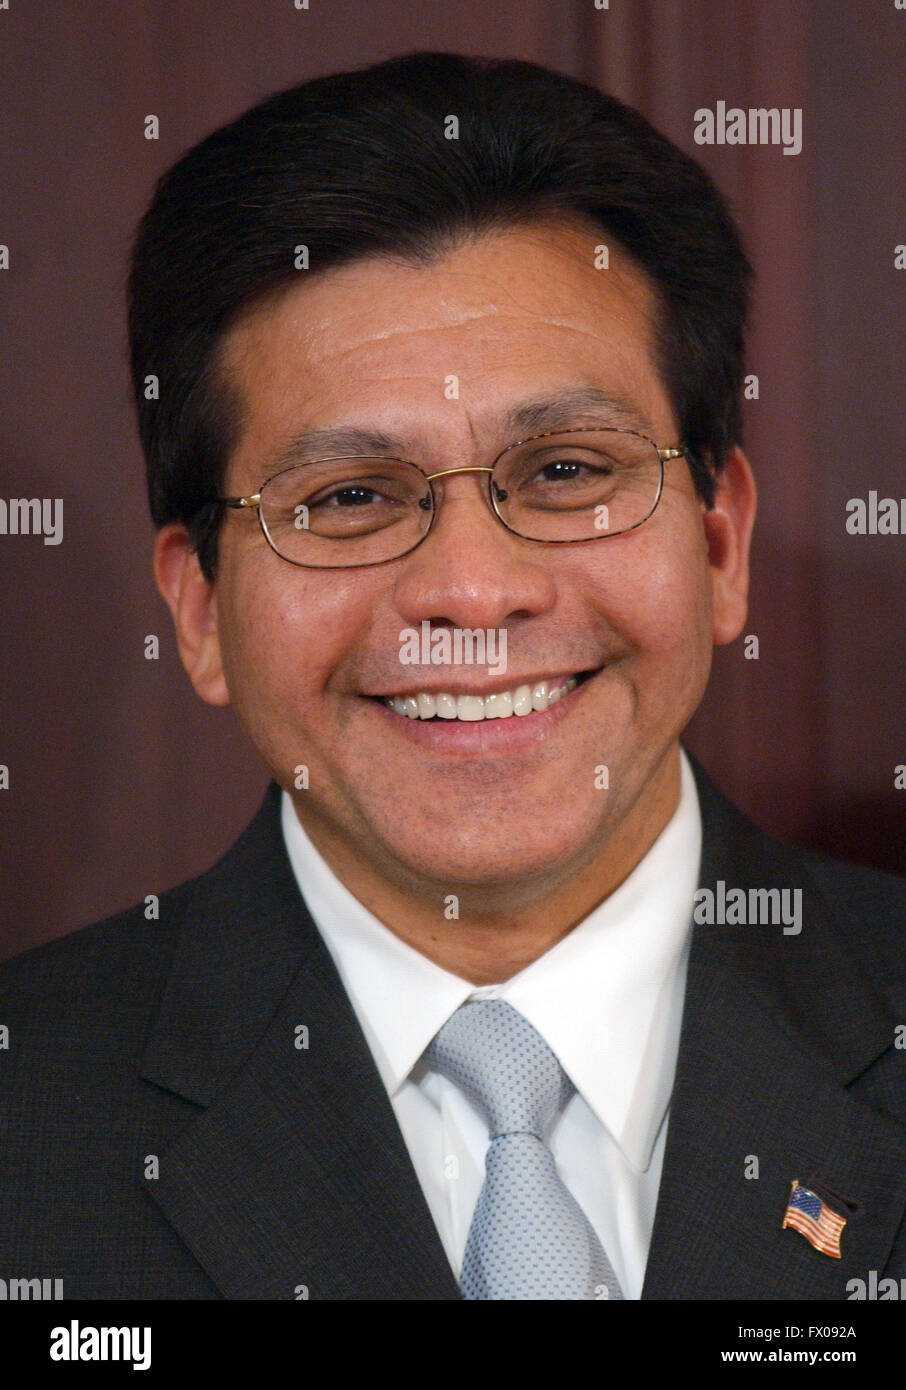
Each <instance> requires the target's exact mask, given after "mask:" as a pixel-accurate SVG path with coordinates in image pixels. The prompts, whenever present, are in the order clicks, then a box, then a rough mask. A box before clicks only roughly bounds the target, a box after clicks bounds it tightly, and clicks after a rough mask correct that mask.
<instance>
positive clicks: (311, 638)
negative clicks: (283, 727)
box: [218, 556, 368, 727]
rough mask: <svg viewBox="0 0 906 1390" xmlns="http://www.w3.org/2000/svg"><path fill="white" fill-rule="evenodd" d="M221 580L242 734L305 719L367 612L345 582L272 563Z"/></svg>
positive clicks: (223, 627) (223, 636)
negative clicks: (294, 717) (294, 718)
mask: <svg viewBox="0 0 906 1390" xmlns="http://www.w3.org/2000/svg"><path fill="white" fill-rule="evenodd" d="M275 565H279V566H280V570H275ZM284 570H285V571H286V573H285V574H284V572H283V571H284ZM224 579H225V581H226V583H225V592H224V596H223V601H222V602H221V595H220V592H219V591H218V613H219V621H220V643H221V651H222V653H223V661H224V670H225V672H226V678H227V684H228V687H229V690H230V695H231V698H232V701H233V705H234V707H235V709H236V712H237V714H238V715H239V717H240V718H241V719H242V720H243V722H244V723H245V724H246V725H247V727H251V725H252V724H256V725H258V726H259V727H260V726H261V725H262V724H266V723H272V722H273V720H274V719H275V718H279V719H280V720H281V721H282V720H284V719H285V718H286V717H287V716H288V715H289V716H290V718H291V717H292V715H293V714H294V713H296V714H298V715H299V716H300V717H301V718H305V717H306V713H307V712H309V711H310V710H312V709H313V708H314V707H315V706H316V703H317V701H318V699H319V697H320V696H321V695H322V693H323V690H324V687H325V686H326V685H327V683H328V681H329V680H330V677H331V674H332V673H333V672H334V671H335V670H336V669H337V668H338V666H340V665H341V663H342V662H343V661H344V659H346V657H347V656H348V653H349V650H350V648H351V646H352V645H353V644H354V642H355V637H356V633H357V632H359V631H360V629H361V628H362V626H363V625H364V622H365V620H366V616H367V611H368V608H367V604H366V603H365V602H364V601H363V600H362V598H361V596H360V597H359V598H358V600H356V597H355V595H354V594H353V593H352V592H350V591H351V588H352V586H351V585H350V582H349V580H348V579H346V578H345V577H344V576H342V575H338V574H335V573H333V572H331V573H330V574H326V573H324V574H316V573H313V572H311V571H305V570H301V569H299V568H295V567H293V566H290V565H286V564H285V562H284V561H281V560H279V559H277V558H276V557H274V562H273V563H271V561H270V557H269V556H262V557H260V558H256V560H255V562H254V563H247V564H245V565H243V566H242V567H241V568H237V569H236V570H234V571H232V572H231V573H230V574H229V575H224ZM360 610H361V612H360Z"/></svg>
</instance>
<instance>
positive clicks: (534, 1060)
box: [425, 999, 574, 1140]
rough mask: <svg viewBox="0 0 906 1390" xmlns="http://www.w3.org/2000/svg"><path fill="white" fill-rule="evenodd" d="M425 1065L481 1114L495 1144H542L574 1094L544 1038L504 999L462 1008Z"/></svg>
mask: <svg viewBox="0 0 906 1390" xmlns="http://www.w3.org/2000/svg"><path fill="white" fill-rule="evenodd" d="M425 1060H426V1061H427V1063H428V1065H429V1066H430V1067H431V1068H432V1069H433V1070H434V1071H439V1072H440V1073H441V1074H442V1075H443V1076H446V1077H447V1078H448V1079H449V1080H450V1081H452V1082H453V1083H454V1085H456V1086H458V1087H459V1088H460V1090H462V1091H464V1092H465V1094H466V1095H467V1096H468V1098H469V1100H470V1101H471V1102H472V1104H473V1105H475V1106H476V1107H477V1109H479V1110H480V1111H481V1112H482V1114H483V1115H484V1116H485V1119H486V1120H487V1122H488V1124H489V1126H490V1130H491V1138H492V1139H494V1138H496V1137H497V1136H498V1135H501V1134H525V1133H527V1134H534V1135H535V1136H536V1137H537V1138H538V1139H541V1140H543V1139H544V1136H545V1134H546V1132H547V1130H548V1128H549V1126H550V1123H551V1121H552V1120H553V1118H554V1116H555V1115H556V1113H557V1111H558V1110H559V1109H560V1107H561V1106H562V1105H564V1104H565V1102H566V1101H567V1100H568V1099H569V1097H570V1096H571V1095H572V1093H573V1090H574V1087H573V1084H572V1082H571V1081H570V1079H569V1077H568V1076H567V1075H566V1072H565V1071H564V1070H563V1068H562V1067H561V1065H560V1063H559V1062H558V1061H557V1058H556V1057H555V1056H554V1054H553V1052H552V1051H551V1049H550V1048H549V1047H548V1045H547V1043H546V1042H545V1041H544V1039H543V1038H542V1036H541V1034H540V1033H538V1032H537V1031H536V1030H535V1029H534V1028H533V1027H532V1025H531V1024H530V1023H529V1021H528V1019H527V1018H524V1017H523V1015H522V1014H521V1013H519V1012H518V1010H516V1009H514V1008H513V1007H512V1005H511V1004H508V1003H507V1002H506V1000H505V999H481V1000H474V1001H473V1002H472V1003H469V1004H463V1005H461V1007H460V1008H458V1009H457V1010H456V1012H455V1013H454V1014H452V1015H451V1016H450V1018H449V1019H448V1020H447V1022H446V1023H445V1024H444V1026H443V1028H441V1030H440V1032H439V1033H438V1034H437V1036H436V1038H435V1039H434V1040H433V1042H431V1043H430V1044H429V1046H428V1047H427V1048H426V1050H425Z"/></svg>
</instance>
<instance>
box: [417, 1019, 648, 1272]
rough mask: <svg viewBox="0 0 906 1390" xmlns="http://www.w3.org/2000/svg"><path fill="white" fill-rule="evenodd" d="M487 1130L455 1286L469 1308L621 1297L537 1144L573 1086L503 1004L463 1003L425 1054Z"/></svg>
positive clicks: (524, 1022) (542, 1145) (586, 1225)
mask: <svg viewBox="0 0 906 1390" xmlns="http://www.w3.org/2000/svg"><path fill="white" fill-rule="evenodd" d="M425 1060H426V1061H427V1063H428V1065H429V1066H430V1067H431V1068H432V1069H433V1070H435V1071H439V1072H440V1073H441V1074H442V1075H443V1076H446V1077H447V1078H448V1079H449V1080H450V1081H452V1082H453V1083H454V1085H456V1086H458V1087H459V1088H460V1090H462V1091H463V1092H464V1093H465V1095H466V1096H468V1098H469V1100H470V1101H471V1102H472V1104H473V1105H474V1106H475V1107H476V1109H478V1110H479V1111H480V1112H481V1114H482V1115H484V1117H485V1119H486V1120H487V1122H488V1126H489V1128H490V1137H491V1142H490V1146H489V1148H488V1154H487V1159H486V1165H485V1166H486V1174H485V1180H484V1186H483V1187H482V1189H481V1194H480V1196H479V1198H478V1205H477V1206H476V1208H475V1214H474V1216H473V1217H472V1224H471V1226H470V1228H469V1238H468V1240H467V1242H466V1252H465V1257H464V1259H463V1266H462V1274H461V1276H460V1287H461V1289H462V1292H463V1294H464V1295H465V1297H466V1298H469V1299H537V1300H541V1299H550V1300H554V1299H556V1300H562V1299H574V1298H581V1299H588V1298H598V1299H600V1298H622V1297H623V1292H622V1290H621V1288H620V1285H619V1282H618V1281H617V1278H616V1275H615V1274H614V1272H613V1269H612V1267H611V1264H610V1261H609V1260H608V1258H607V1256H606V1254H605V1253H604V1247H603V1246H602V1245H601V1242H600V1241H599V1240H598V1237H597V1235H596V1234H595V1232H594V1230H593V1229H592V1226H591V1223H590V1221H589V1220H588V1218H587V1216H586V1215H585V1213H584V1212H583V1210H582V1208H581V1207H580V1206H579V1204H578V1202H577V1201H576V1199H575V1198H574V1197H573V1195H572V1193H571V1192H570V1191H569V1189H568V1188H567V1187H566V1184H565V1183H564V1182H563V1179H562V1178H561V1177H560V1175H559V1173H558V1172H557V1168H556V1165H555V1163H554V1156H553V1154H552V1153H551V1151H550V1149H549V1148H548V1146H547V1144H546V1142H545V1137H546V1135H547V1132H548V1130H549V1129H550V1126H551V1123H552V1121H553V1119H554V1116H555V1115H556V1114H557V1113H558V1112H559V1111H560V1109H561V1108H562V1107H563V1106H564V1105H565V1104H566V1102H567V1100H568V1099H569V1097H570V1096H571V1095H572V1094H573V1091H574V1090H575V1087H574V1086H573V1083H572V1082H571V1081H570V1079H569V1077H568V1076H567V1075H566V1073H565V1071H564V1070H563V1068H562V1067H561V1066H560V1063H559V1062H558V1061H557V1058H556V1057H555V1056H554V1054H553V1052H552V1051H551V1049H550V1048H549V1047H548V1045H547V1043H546V1042H545V1041H544V1039H543V1038H542V1037H541V1035H540V1033H538V1032H536V1030H535V1029H534V1028H533V1027H532V1025H531V1024H530V1023H529V1021H528V1019H526V1018H524V1017H523V1016H522V1014H521V1013H519V1012H518V1011H517V1010H516V1009H514V1008H513V1007H512V1005H511V1004H508V1003H507V1002H506V1000H504V999H485V1000H475V1001H473V1002H472V1003H469V1004H463V1005H462V1007H461V1008H459V1009H457V1010H456V1012H455V1013H454V1014H453V1015H452V1016H451V1017H450V1018H449V1019H448V1020H447V1022H446V1023H445V1024H444V1026H443V1028H441V1030H440V1032H439V1033H438V1034H437V1037H436V1038H435V1039H434V1041H433V1042H432V1043H431V1044H430V1045H429V1047H428V1048H427V1050H426V1052H425Z"/></svg>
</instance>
